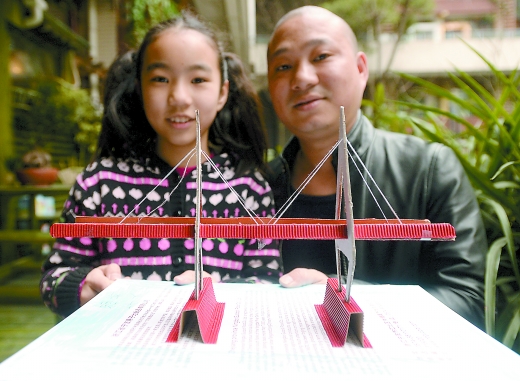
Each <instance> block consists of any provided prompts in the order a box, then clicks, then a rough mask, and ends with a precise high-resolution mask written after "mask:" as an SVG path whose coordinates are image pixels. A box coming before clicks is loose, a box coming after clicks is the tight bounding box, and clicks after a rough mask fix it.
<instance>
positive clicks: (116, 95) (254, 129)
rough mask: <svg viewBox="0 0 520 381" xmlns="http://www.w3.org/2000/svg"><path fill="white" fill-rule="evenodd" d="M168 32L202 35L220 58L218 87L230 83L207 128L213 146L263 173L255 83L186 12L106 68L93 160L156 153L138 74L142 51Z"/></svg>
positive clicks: (264, 147) (263, 142)
mask: <svg viewBox="0 0 520 381" xmlns="http://www.w3.org/2000/svg"><path fill="white" fill-rule="evenodd" d="M171 28H175V29H179V30H182V29H192V30H195V31H197V32H199V33H201V34H203V35H204V36H206V37H207V38H208V39H209V41H210V42H211V43H212V45H213V47H214V48H215V51H216V52H217V54H218V59H219V67H220V72H221V83H222V84H223V83H224V81H225V80H226V79H227V80H229V95H228V99H227V102H226V104H225V105H224V107H223V108H222V110H221V111H220V112H218V113H217V116H216V117H215V120H214V121H213V123H212V125H211V126H210V130H209V144H210V146H211V148H212V149H213V150H216V151H219V152H227V153H229V154H232V155H235V156H236V157H237V158H238V159H239V163H240V164H239V167H238V171H239V172H242V171H244V170H246V169H248V168H250V167H251V166H254V167H256V168H258V169H261V170H265V157H266V150H267V143H266V138H265V133H264V129H263V124H262V121H261V118H260V108H261V104H260V101H259V98H258V95H257V93H256V91H255V89H254V87H253V84H252V83H251V81H250V79H249V78H248V76H247V73H246V70H245V68H244V66H243V64H242V62H241V61H240V59H239V58H238V56H236V55H235V54H232V53H225V52H224V50H223V48H222V44H221V43H220V41H219V40H218V38H217V36H216V33H215V32H214V31H213V30H212V29H211V28H210V27H209V26H208V25H207V24H205V23H204V22H203V21H201V20H200V19H199V18H198V17H196V16H195V15H193V14H192V13H190V12H186V11H184V12H183V13H182V14H181V15H180V16H178V17H176V18H173V19H170V20H167V21H164V22H161V23H159V24H158V25H156V26H155V27H153V28H152V29H150V30H149V31H148V33H147V34H146V36H145V37H144V39H143V42H142V43H141V46H140V47H139V50H138V51H137V52H127V53H125V54H124V55H122V56H121V57H119V58H118V59H117V60H116V61H114V63H113V64H112V65H111V66H110V68H109V70H108V73H107V78H106V85H105V96H104V106H105V107H104V113H103V120H102V129H101V133H100V136H99V141H98V149H97V151H96V157H97V158H99V157H103V156H115V157H121V158H127V157H133V158H135V159H138V160H139V159H142V158H146V157H150V156H151V155H153V154H154V152H155V140H156V136H157V134H156V133H155V131H154V130H153V128H152V126H151V125H150V123H149V122H148V120H147V118H146V115H145V113H144V109H143V102H142V99H141V96H140V81H141V78H140V75H141V68H142V64H143V59H144V55H145V53H146V49H147V48H148V46H149V45H150V44H151V43H152V42H153V41H154V39H155V38H156V37H157V36H158V35H159V34H161V33H162V32H164V31H166V30H169V29H171ZM179 54H182V52H179Z"/></svg>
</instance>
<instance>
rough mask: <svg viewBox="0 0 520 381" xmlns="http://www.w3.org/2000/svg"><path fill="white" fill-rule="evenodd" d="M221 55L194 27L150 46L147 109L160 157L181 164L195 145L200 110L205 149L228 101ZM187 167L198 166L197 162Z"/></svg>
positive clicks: (144, 74) (144, 73)
mask: <svg viewBox="0 0 520 381" xmlns="http://www.w3.org/2000/svg"><path fill="white" fill-rule="evenodd" d="M228 89H229V84H228V82H227V81H226V82H225V83H224V84H223V85H221V75H220V68H219V60H218V53H217V51H216V49H215V47H214V46H213V45H212V44H211V42H210V40H209V39H208V37H206V36H205V35H203V34H202V33H200V32H197V31H195V30H192V29H173V28H172V29H168V30H166V31H164V32H162V33H161V34H159V35H158V36H157V37H156V38H155V40H153V42H152V43H151V44H150V45H149V46H148V47H147V49H146V51H145V54H144V58H143V65H142V68H141V92H142V97H143V104H144V111H145V114H146V117H147V118H148V121H149V122H150V125H151V126H152V127H153V129H154V130H155V132H156V133H157V154H158V155H159V156H160V157H161V158H162V159H163V160H165V161H166V162H167V163H169V164H170V165H171V166H175V165H177V164H178V163H179V161H180V160H181V159H182V158H183V157H184V156H185V155H186V154H187V153H188V152H189V151H190V150H191V149H193V148H194V147H195V140H196V121H195V110H197V109H198V110H199V112H200V114H199V116H200V127H201V145H202V149H203V150H205V151H206V152H207V151H208V133H209V127H210V126H211V124H212V123H213V120H214V119H215V116H216V115H217V112H218V111H220V110H221V109H222V107H224V104H225V103H226V101H227V95H228ZM183 165H184V166H186V165H194V160H192V161H191V162H190V163H187V162H185V163H183Z"/></svg>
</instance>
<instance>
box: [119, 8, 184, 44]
mask: <svg viewBox="0 0 520 381" xmlns="http://www.w3.org/2000/svg"><path fill="white" fill-rule="evenodd" d="M126 10H127V18H128V20H129V22H130V30H131V32H130V36H129V39H130V45H131V46H138V45H139V44H140V42H141V40H142V39H143V38H144V36H145V34H146V32H148V29H150V28H151V27H152V26H154V25H155V24H157V23H159V22H161V21H164V20H167V19H169V18H172V17H173V16H175V15H177V14H179V10H178V8H177V6H176V5H175V2H173V1H172V0H132V1H129V2H127V5H126Z"/></svg>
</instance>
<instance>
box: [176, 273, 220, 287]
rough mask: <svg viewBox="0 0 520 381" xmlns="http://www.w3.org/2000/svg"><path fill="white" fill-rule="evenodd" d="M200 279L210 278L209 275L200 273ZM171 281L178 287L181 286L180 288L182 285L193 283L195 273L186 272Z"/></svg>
mask: <svg viewBox="0 0 520 381" xmlns="http://www.w3.org/2000/svg"><path fill="white" fill-rule="evenodd" d="M202 277H203V278H207V277H210V278H211V275H209V274H208V273H207V272H205V271H203V272H202ZM173 280H174V282H175V283H177V284H178V285H181V286H182V285H184V284H190V283H195V271H193V270H186V271H185V272H183V273H182V274H179V275H177V276H176V277H174V278H173Z"/></svg>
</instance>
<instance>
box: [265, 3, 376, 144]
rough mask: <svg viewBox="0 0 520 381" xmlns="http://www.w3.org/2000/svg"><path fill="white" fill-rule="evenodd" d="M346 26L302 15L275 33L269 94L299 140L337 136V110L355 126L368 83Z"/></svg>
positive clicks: (328, 18)
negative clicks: (342, 112)
mask: <svg viewBox="0 0 520 381" xmlns="http://www.w3.org/2000/svg"><path fill="white" fill-rule="evenodd" d="M348 36H349V35H348V32H347V28H346V25H344V24H343V23H342V22H341V20H339V19H336V18H334V17H331V16H329V15H327V14H322V13H319V14H317V15H315V14H310V13H304V14H301V15H297V16H294V17H292V18H289V19H288V20H287V21H285V22H284V23H283V24H282V25H281V26H279V27H278V29H277V30H276V31H275V33H274V35H273V38H272V39H271V42H270V45H269V52H268V57H267V61H268V80H269V92H270V94H271V98H272V100H273V105H274V108H275V111H276V113H277V114H278V117H279V118H280V120H281V121H282V122H283V123H284V124H285V126H286V127H287V128H288V129H289V131H291V132H292V133H293V134H294V135H296V136H297V137H299V138H300V139H307V140H309V139H311V140H313V139H319V140H320V141H323V142H325V141H326V142H331V141H335V140H337V138H338V126H339V110H340V106H344V107H345V117H346V124H347V129H350V128H351V127H352V125H353V124H354V122H355V120H356V116H357V110H358V109H359V107H360V105H361V98H362V96H363V91H364V89H365V86H366V82H367V79H368V68H367V63H366V57H365V55H364V53H361V52H360V53H356V52H355V51H354V48H353V46H352V41H351V40H350V39H349V37H348Z"/></svg>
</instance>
